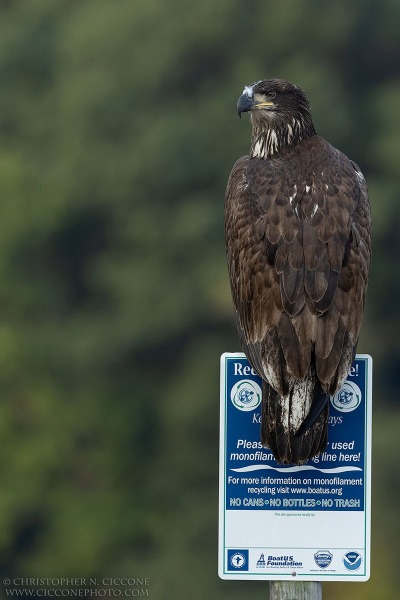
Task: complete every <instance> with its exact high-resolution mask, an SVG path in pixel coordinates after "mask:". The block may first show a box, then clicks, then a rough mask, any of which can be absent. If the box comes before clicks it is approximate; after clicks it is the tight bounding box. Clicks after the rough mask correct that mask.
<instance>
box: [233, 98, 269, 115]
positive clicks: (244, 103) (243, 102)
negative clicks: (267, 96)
mask: <svg viewBox="0 0 400 600" xmlns="http://www.w3.org/2000/svg"><path fill="white" fill-rule="evenodd" d="M269 106H274V103H273V102H265V101H263V100H260V101H259V102H256V101H255V99H254V96H249V95H248V94H247V92H245V93H244V94H242V95H241V96H240V98H239V100H238V103H237V111H238V115H239V117H241V116H242V112H248V111H249V110H261V109H262V108H266V107H269Z"/></svg>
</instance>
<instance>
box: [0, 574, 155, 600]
mask: <svg viewBox="0 0 400 600" xmlns="http://www.w3.org/2000/svg"><path fill="white" fill-rule="evenodd" d="M2 583H3V587H4V592H5V595H6V597H9V598H12V597H16V598H27V597H32V598H66V597H72V598H90V597H91V598H146V597H149V596H150V591H149V590H150V581H149V579H148V578H147V577H103V578H84V577H14V578H8V577H5V578H4V579H3V581H2Z"/></svg>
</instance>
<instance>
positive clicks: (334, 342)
mask: <svg viewBox="0 0 400 600" xmlns="http://www.w3.org/2000/svg"><path fill="white" fill-rule="evenodd" d="M237 110H238V113H239V116H240V115H241V113H243V112H246V111H249V112H250V120H251V125H252V135H251V146H250V154H249V156H243V157H242V158H239V160H238V161H237V162H236V163H235V165H234V167H233V169H232V172H231V174H230V177H229V180H228V184H227V190H226V196H225V238H226V248H227V259H228V270H229V278H230V284H231V290H232V297H233V303H234V307H235V312H236V321H237V327H238V332H239V336H240V339H241V343H242V347H243V350H244V352H245V354H246V355H247V358H248V360H249V362H250V364H251V365H252V367H253V368H254V369H255V370H256V371H257V373H258V374H259V375H260V377H261V378H262V380H263V401H262V418H261V442H262V444H263V446H265V447H268V448H270V449H271V451H272V453H273V455H274V457H275V459H276V460H277V461H278V462H279V463H281V464H302V463H304V462H306V461H307V460H309V459H310V458H312V457H314V456H316V455H317V454H319V453H321V452H322V451H323V450H324V449H325V448H326V444H327V424H328V412H329V403H328V399H329V395H333V394H335V393H336V392H337V390H338V389H339V388H340V387H341V385H342V384H343V382H344V381H345V380H346V377H347V374H348V371H349V368H350V366H351V363H352V361H353V359H354V355H355V352H356V347H357V341H358V337H359V333H360V327H361V320H362V316H363V310H364V301H365V294H366V290H367V282H368V271H369V263H370V255H371V216H370V205H369V200H368V193H367V186H366V182H365V179H364V177H363V175H362V173H361V171H360V169H359V167H358V166H357V165H356V164H355V163H354V162H353V161H351V160H350V159H348V158H347V157H346V156H345V155H344V154H342V152H340V151H339V150H337V149H336V148H334V147H333V146H331V145H330V144H329V143H328V142H327V141H326V140H324V139H323V138H321V137H319V136H318V135H317V134H316V131H315V128H314V124H313V120H312V117H311V112H310V105H309V101H308V99H307V96H306V94H305V93H304V91H303V90H302V89H301V88H300V87H298V86H296V85H293V84H291V83H289V82H288V81H283V80H280V79H270V80H263V81H258V82H257V83H253V84H252V85H248V86H246V87H245V88H244V91H243V94H242V95H241V96H240V98H239V101H238V104H237Z"/></svg>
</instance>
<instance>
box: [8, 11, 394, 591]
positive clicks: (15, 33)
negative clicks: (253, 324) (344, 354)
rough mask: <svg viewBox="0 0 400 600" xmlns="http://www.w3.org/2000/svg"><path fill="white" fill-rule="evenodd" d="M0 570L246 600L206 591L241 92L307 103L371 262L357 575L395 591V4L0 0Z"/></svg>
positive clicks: (230, 586) (249, 586)
mask: <svg viewBox="0 0 400 600" xmlns="http://www.w3.org/2000/svg"><path fill="white" fill-rule="evenodd" d="M0 17H1V19H0V33H1V35H0V89H1V93H0V199H1V200H0V202H1V207H0V210H1V212H0V280H1V285H0V309H1V312H0V314H1V319H0V389H1V396H2V402H1V405H0V440H1V447H2V452H1V456H0V477H1V479H0V481H1V489H2V492H1V494H0V556H1V568H2V573H3V574H4V575H7V576H11V577H22V576H24V577H26V576H32V577H51V576H58V577H60V576H73V577H78V576H82V577H89V576H96V575H98V576H103V577H104V576H118V575H124V576H126V575H129V576H131V577H132V576H135V577H138V576H141V577H144V576H147V577H149V578H150V581H151V595H152V596H153V597H154V598H160V599H161V598H163V599H169V598H181V597H190V598H193V599H200V598H204V597H207V598H228V597H229V598H231V599H232V598H241V597H243V595H244V594H250V593H251V594H252V597H254V598H263V597H265V594H266V584H261V583H231V582H221V581H219V580H218V578H217V575H216V568H217V567H216V540H217V458H218V456H217V455H218V450H217V448H218V443H217V438H218V358H219V355H220V353H221V352H223V351H226V350H235V349H239V344H238V341H237V338H236V332H235V329H234V322H233V314H232V309H231V300H230V293H229V288H228V280H227V274H226V266H225V253H224V242H223V223H222V220H223V195H224V188H225V183H226V179H227V177H228V174H229V170H230V168H231V166H232V164H233V162H234V160H236V158H237V157H239V156H240V155H242V154H245V153H246V152H247V149H248V146H249V126H248V124H246V122H244V123H243V122H239V121H238V120H237V117H236V114H235V103H236V99H237V97H238V95H239V94H240V92H241V90H242V89H243V86H244V84H247V83H250V82H252V81H254V80H257V79H260V78H263V77H283V78H287V79H290V80H293V81H294V82H296V83H298V84H300V85H302V86H303V87H304V88H305V89H306V90H307V91H308V93H309V96H310V98H311V101H312V106H313V114H314V118H315V123H316V127H317V130H318V131H319V133H320V134H321V135H323V136H324V137H327V138H328V139H329V140H330V141H331V142H332V143H333V144H334V145H336V146H338V147H340V148H341V149H342V150H343V151H344V152H346V153H347V154H349V155H350V156H351V157H352V158H353V159H354V160H356V161H357V162H358V163H359V164H360V166H361V168H362V169H363V171H364V172H365V174H366V176H367V179H368V182H369V187H370V192H371V199H372V206H373V218H374V256H373V267H372V273H371V279H370V282H371V283H370V290H369V296H368V306H367V316H366V319H365V324H364V329H363V334H362V340H361V342H360V346H359V350H360V351H362V352H369V353H371V354H372V355H373V357H374V359H375V403H376V425H375V450H376V452H375V459H374V467H375V488H374V490H375V491H374V493H375V502H374V514H375V517H374V526H375V527H374V536H373V541H374V546H373V560H374V562H373V576H372V579H371V581H370V582H369V583H367V584H363V585H360V586H354V585H351V584H350V585H347V584H327V585H326V586H325V588H326V589H325V591H324V598H326V599H327V600H329V599H331V598H332V599H333V598H337V597H340V598H341V599H342V600H346V599H350V598H351V599H352V600H357V599H358V598H360V599H361V598H362V599H363V600H369V599H372V598H374V599H376V598H379V599H380V600H381V599H386V598H392V597H395V595H396V593H395V590H396V589H398V581H397V579H398V575H397V573H398V569H397V561H396V558H395V557H396V552H395V548H396V546H397V544H398V516H397V504H398V502H399V500H400V498H399V483H398V481H393V480H392V477H393V473H394V472H396V471H397V463H396V458H397V452H398V445H397V444H396V442H397V434H396V427H397V425H398V408H397V405H396V400H397V385H398V383H397V381H398V366H399V354H400V350H399V344H398V331H399V329H400V311H399V309H398V302H399V292H400V278H399V277H398V276H397V268H398V264H397V261H398V260H399V257H400V236H399V234H398V232H399V229H400V211H399V209H398V204H397V200H398V195H399V192H400V189H399V188H400V181H399V173H400V169H399V166H398V162H399V155H400V110H399V106H400V80H399V39H398V23H399V22H400V4H399V2H398V0H382V2H379V3H377V2H374V1H372V0H354V1H353V2H348V1H347V0H336V1H335V2H330V3H325V2H320V0H306V1H304V2H298V0H281V1H280V2H277V3H274V4H272V3H270V2H265V1H261V0H246V1H241V0H218V2H215V1H214V0H201V1H200V2H197V3H188V2H187V1H183V0H169V1H168V2H165V1H163V0H146V1H144V0H135V1H132V0H118V2H110V1H109V0H79V1H77V0H59V1H58V2H53V1H50V0H49V1H46V0H15V1H14V2H10V1H9V0H8V1H7V0H3V1H2V2H1V3H0Z"/></svg>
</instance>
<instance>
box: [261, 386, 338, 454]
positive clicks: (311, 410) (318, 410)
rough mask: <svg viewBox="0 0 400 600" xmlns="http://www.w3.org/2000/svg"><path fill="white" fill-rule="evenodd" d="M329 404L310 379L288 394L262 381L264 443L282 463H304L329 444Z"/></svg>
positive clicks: (262, 435) (262, 440)
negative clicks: (283, 395) (281, 394)
mask: <svg viewBox="0 0 400 600" xmlns="http://www.w3.org/2000/svg"><path fill="white" fill-rule="evenodd" d="M328 414H329V403H328V396H327V395H326V394H324V393H323V392H322V390H321V388H320V387H319V384H317V383H316V382H315V378H313V377H312V378H309V379H308V380H305V381H304V382H301V385H300V384H299V385H298V386H295V387H294V388H293V390H292V391H291V393H290V394H289V395H288V396H286V397H283V398H282V397H280V396H279V394H278V393H277V392H276V391H275V390H274V389H273V388H272V387H271V386H270V385H269V384H268V383H267V382H265V381H263V400H262V417H261V442H262V444H263V446H266V447H268V448H270V449H271V451H272V453H273V455H274V457H275V459H276V460H277V462H279V463H281V464H297V465H300V464H303V463H305V462H307V460H309V459H310V458H313V457H314V456H316V455H317V454H320V453H321V452H323V451H324V450H325V448H326V444H327V429H328Z"/></svg>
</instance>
